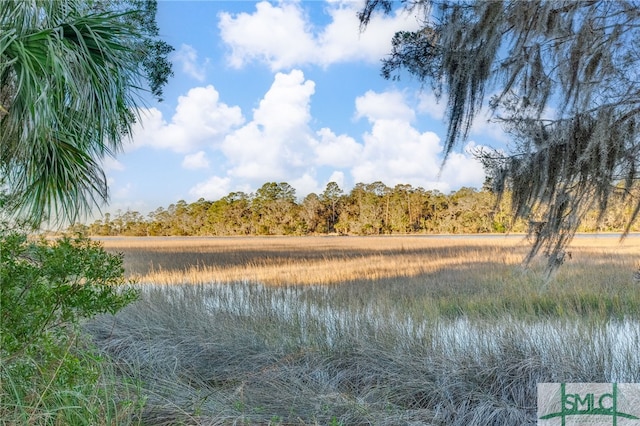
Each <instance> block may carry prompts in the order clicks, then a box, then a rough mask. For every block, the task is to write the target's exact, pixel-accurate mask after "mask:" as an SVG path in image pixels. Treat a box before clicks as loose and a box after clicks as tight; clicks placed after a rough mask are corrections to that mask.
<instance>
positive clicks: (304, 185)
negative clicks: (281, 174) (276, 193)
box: [289, 173, 322, 199]
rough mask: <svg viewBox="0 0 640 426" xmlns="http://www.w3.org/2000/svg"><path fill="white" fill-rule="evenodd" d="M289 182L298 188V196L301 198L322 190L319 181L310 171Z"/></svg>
mask: <svg viewBox="0 0 640 426" xmlns="http://www.w3.org/2000/svg"><path fill="white" fill-rule="evenodd" d="M289 184H290V185H291V186H292V187H294V188H295V189H296V196H297V197H298V198H300V199H302V198H304V197H305V196H306V195H307V194H310V193H312V192H315V193H316V194H319V193H320V192H321V191H322V190H321V189H320V187H319V186H318V181H317V180H316V179H315V178H314V177H313V176H312V175H311V174H310V173H304V174H303V175H302V176H300V177H299V178H296V179H293V180H291V182H289Z"/></svg>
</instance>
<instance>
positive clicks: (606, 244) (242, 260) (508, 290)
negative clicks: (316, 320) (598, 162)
mask: <svg viewBox="0 0 640 426" xmlns="http://www.w3.org/2000/svg"><path fill="white" fill-rule="evenodd" d="M103 243H104V246H105V248H106V249H108V250H113V251H118V252H122V253H123V254H124V259H125V263H124V264H125V269H126V271H127V274H128V275H129V276H131V277H132V278H134V279H136V280H137V281H138V282H140V283H147V284H209V283H236V282H252V283H260V284H266V285H302V284H304V285H310V284H320V285H335V284H340V285H339V286H337V287H338V288H335V289H334V290H333V291H334V292H335V293H336V300H339V299H340V298H341V297H343V296H342V295H343V294H344V293H348V292H355V293H359V294H362V295H363V297H365V296H364V295H366V297H369V298H371V299H377V298H393V299H398V298H399V299H402V300H405V304H404V305H403V307H402V309H404V310H407V309H409V308H412V309H413V308H414V307H415V309H417V310H418V311H426V312H427V313H428V314H429V315H432V316H434V317H438V316H441V315H446V316H451V315H454V316H458V315H460V314H464V315H473V314H477V313H486V314H488V315H489V316H491V315H492V313H491V312H493V311H497V312H502V311H504V310H505V309H506V310H507V311H508V312H509V313H510V314H511V315H515V316H519V315H520V314H522V315H536V316H537V315H539V314H541V313H542V314H550V315H556V314H559V315H561V316H563V315H567V314H578V315H583V314H584V315H589V316H593V315H594V314H595V312H599V314H598V315H599V316H601V317H602V316H604V317H608V316H610V315H617V316H625V315H635V314H636V313H637V312H638V311H639V310H638V308H639V307H640V292H638V291H637V289H638V283H636V282H634V281H633V279H632V276H633V273H634V272H635V271H636V270H637V268H638V266H639V263H638V262H639V261H640V236H631V237H629V238H627V239H626V240H625V241H624V242H622V243H620V241H619V239H618V238H617V237H616V236H613V235H600V236H596V237H593V236H578V237H577V238H576V239H575V240H574V243H573V244H572V246H571V247H570V251H571V259H570V260H567V261H566V262H565V264H564V265H563V267H562V268H561V269H560V271H559V272H558V273H557V274H556V275H555V276H554V277H553V278H552V279H550V280H547V279H545V276H544V274H543V272H542V266H543V263H544V262H543V260H544V259H542V260H541V261H540V262H539V263H537V264H533V265H531V267H530V268H529V269H524V268H523V267H522V265H521V261H522V259H523V258H524V256H525V254H526V252H527V250H528V244H527V241H526V238H525V237H523V236H504V235H496V236H467V237H460V236H452V237H439V236H438V237H427V236H411V237H264V238H262V237H254V238H114V239H105V240H103ZM345 297H346V296H345ZM413 305H415V306H413Z"/></svg>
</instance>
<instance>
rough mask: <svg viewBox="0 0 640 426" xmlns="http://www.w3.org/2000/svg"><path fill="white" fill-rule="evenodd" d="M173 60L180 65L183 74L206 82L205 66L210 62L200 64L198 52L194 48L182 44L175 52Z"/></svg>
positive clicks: (172, 56)
mask: <svg viewBox="0 0 640 426" xmlns="http://www.w3.org/2000/svg"><path fill="white" fill-rule="evenodd" d="M171 59H172V60H173V61H174V62H175V63H176V64H177V65H180V68H181V69H182V72H184V73H185V74H187V75H188V76H190V77H192V78H194V79H196V80H198V81H201V82H202V81H204V79H205V77H206V72H205V65H206V64H207V63H208V60H205V61H204V63H199V62H198V52H197V51H196V49H194V48H193V46H190V45H188V44H182V45H181V46H180V48H179V49H178V50H176V51H175V52H173V54H172V55H171Z"/></svg>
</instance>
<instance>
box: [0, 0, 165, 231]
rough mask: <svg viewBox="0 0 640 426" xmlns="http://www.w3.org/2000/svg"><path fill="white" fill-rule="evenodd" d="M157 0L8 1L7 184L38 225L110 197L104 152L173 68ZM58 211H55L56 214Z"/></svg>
mask: <svg viewBox="0 0 640 426" xmlns="http://www.w3.org/2000/svg"><path fill="white" fill-rule="evenodd" d="M155 12H156V2H155V1H148V0H129V1H108V0H104V1H98V0H96V1H90V2H85V1H80V0H56V1H36V0H31V1H4V2H0V148H1V149H0V181H1V182H0V183H2V184H3V185H4V186H6V187H8V188H9V192H10V194H9V195H10V196H13V197H15V198H16V199H17V201H16V202H15V205H16V206H19V208H18V209H17V210H18V212H17V213H18V214H22V215H25V216H26V217H27V218H28V219H29V220H30V221H31V222H32V223H33V224H34V225H38V224H39V223H41V222H42V220H44V219H47V218H48V217H49V218H50V219H52V220H53V221H59V222H60V221H62V220H63V219H70V220H71V221H73V220H74V219H75V218H76V217H77V216H78V214H79V213H84V212H87V211H88V210H89V209H91V208H92V207H93V206H94V205H97V204H100V203H101V202H103V201H106V200H107V198H108V188H107V182H106V177H105V174H104V172H103V170H102V167H101V160H102V159H103V158H104V157H105V156H108V155H114V154H115V153H117V152H118V151H119V150H120V149H121V147H122V142H123V138H124V137H125V136H126V134H127V133H128V132H129V131H130V130H131V126H132V124H133V123H134V122H135V119H136V115H135V112H134V111H135V108H136V106H137V105H138V104H139V103H140V101H141V99H142V98H141V96H142V94H143V92H142V90H143V89H142V88H143V87H145V85H146V87H147V88H146V89H145V90H148V91H150V92H151V93H152V94H153V95H154V96H156V97H158V98H160V97H161V95H162V87H163V85H164V84H165V83H166V81H167V78H168V77H169V76H170V74H171V67H170V65H169V62H168V60H167V54H168V53H169V52H170V51H171V49H172V48H171V47H170V46H169V45H167V44H166V43H164V42H162V41H160V40H159V39H158V38H157V36H158V28H157V26H156V25H155ZM51 216H55V217H51Z"/></svg>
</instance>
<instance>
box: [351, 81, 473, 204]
mask: <svg viewBox="0 0 640 426" xmlns="http://www.w3.org/2000/svg"><path fill="white" fill-rule="evenodd" d="M356 116H357V117H366V118H367V119H368V120H369V122H370V123H371V125H372V127H371V131H369V132H367V133H365V134H364V135H363V142H364V148H363V151H362V155H361V158H360V161H359V163H358V164H357V165H355V166H354V167H352V168H351V175H352V176H353V179H354V182H365V183H369V182H374V181H378V180H379V181H382V182H384V183H385V184H387V185H389V186H394V185H396V184H401V183H408V184H411V185H414V186H422V187H425V188H427V189H439V190H441V191H443V192H448V191H449V190H450V189H451V188H453V187H458V186H461V185H467V186H474V187H478V186H480V185H481V184H482V181H483V179H484V172H483V171H482V167H481V166H480V164H479V163H478V162H477V161H476V160H475V159H474V158H473V157H472V156H471V155H470V154H468V153H458V152H453V153H451V154H450V156H449V159H448V160H447V163H446V167H445V168H444V170H441V164H442V150H443V147H442V143H441V140H440V138H439V137H438V135H437V134H436V133H434V132H430V131H427V132H420V131H418V130H417V129H415V128H414V127H413V126H412V125H411V121H412V120H413V118H414V112H413V110H412V109H411V108H410V107H409V106H408V105H407V104H406V102H405V100H404V97H403V96H402V95H401V94H400V93H398V92H384V93H375V92H372V91H369V92H367V93H366V94H365V95H364V96H361V97H359V98H358V99H356Z"/></svg>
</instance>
